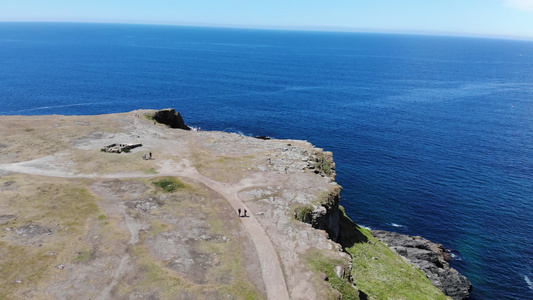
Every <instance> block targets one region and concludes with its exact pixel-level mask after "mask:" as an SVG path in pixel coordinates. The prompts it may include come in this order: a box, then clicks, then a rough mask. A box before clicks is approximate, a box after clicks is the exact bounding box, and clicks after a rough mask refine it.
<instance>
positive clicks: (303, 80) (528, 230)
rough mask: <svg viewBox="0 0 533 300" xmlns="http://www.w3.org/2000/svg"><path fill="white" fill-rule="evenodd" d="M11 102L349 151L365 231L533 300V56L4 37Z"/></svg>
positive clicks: (270, 37)
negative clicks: (429, 251)
mask: <svg viewBox="0 0 533 300" xmlns="http://www.w3.org/2000/svg"><path fill="white" fill-rule="evenodd" d="M0 104H1V105H0V115H42V114H67V115H81V114H83V115H85V114H89V115H91V114H105V113H115V112H126V111H131V110H135V109H139V108H154V109H159V108H168V107H172V108H176V109H177V110H179V111H180V112H181V113H182V115H183V116H184V118H185V121H186V122H187V123H188V124H189V125H192V126H196V127H201V128H202V129H204V130H225V131H232V132H239V133H242V134H245V135H266V136H271V137H275V138H281V139H285V138H288V139H303V140H308V141H310V142H312V143H313V144H315V145H316V146H318V147H321V148H325V149H326V150H330V151H333V153H334V157H335V161H336V163H337V171H338V176H337V181H338V182H339V183H340V184H341V185H342V186H343V187H344V191H343V196H342V197H343V199H342V204H343V205H344V206H345V207H346V209H347V211H348V213H349V215H350V217H351V218H352V219H354V220H355V221H356V222H358V223H359V224H361V225H364V226H368V227H370V228H373V229H385V230H391V231H397V232H401V233H406V234H411V235H421V236H423V237H425V238H428V239H430V240H433V241H435V242H439V243H442V244H444V245H445V246H446V247H447V248H450V249H452V250H453V254H454V255H455V258H456V259H455V260H454V261H453V262H452V266H454V267H455V268H457V269H458V270H460V271H461V272H462V273H463V274H465V275H466V276H467V277H468V278H469V279H470V280H471V281H472V283H473V285H474V291H473V293H472V299H533V286H532V281H533V247H532V244H533V42H527V41H516V40H497V39H480V38H464V37H438V36H414V35H387V34H365V33H334V32H297V31H269V30H251V29H221V28H218V29H217V28H195V27H174V26H149V25H117V24H114V25H110V24H54V23H0ZM0 138H1V137H0Z"/></svg>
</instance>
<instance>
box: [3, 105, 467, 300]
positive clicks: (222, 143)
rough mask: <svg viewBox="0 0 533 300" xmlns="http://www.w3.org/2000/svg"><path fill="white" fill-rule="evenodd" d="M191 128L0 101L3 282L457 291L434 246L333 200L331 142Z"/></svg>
mask: <svg viewBox="0 0 533 300" xmlns="http://www.w3.org/2000/svg"><path fill="white" fill-rule="evenodd" d="M189 129H190V128H189V127H187V126H186V125H185V122H183V119H182V118H181V116H180V115H179V113H176V112H175V111H174V110H164V111H154V110H137V111H133V112H129V113H121V114H110V115H97V116H60V115H49V116H0V132H1V136H2V140H1V141H0V154H1V155H0V298H2V299H81V298H83V299H134V298H139V299H391V298H394V299H449V296H451V297H453V298H454V299H466V298H467V297H468V290H469V286H468V285H469V282H467V280H466V278H465V280H466V282H464V285H462V286H460V287H458V288H457V289H449V288H447V286H448V287H449V286H450V279H446V280H442V278H440V277H439V276H438V274H440V273H442V274H444V273H446V272H449V273H450V274H451V275H450V274H448V273H446V274H447V276H448V277H447V278H455V277H454V276H461V275H460V274H458V273H457V272H456V271H455V270H453V269H450V268H449V267H448V266H447V264H445V263H444V262H443V261H442V259H441V257H437V256H438V255H435V256H433V255H432V254H431V253H436V252H435V251H433V250H432V249H433V248H435V247H434V246H431V247H429V246H428V247H426V246H424V245H425V244H424V243H425V242H421V241H420V240H417V243H416V245H415V246H414V248H417V249H422V248H424V247H426V248H427V249H425V248H424V249H425V250H428V251H430V250H431V251H432V252H431V253H430V254H427V253H426V252H424V253H426V256H427V257H429V259H430V260H433V262H434V263H435V264H436V265H435V267H431V266H428V265H427V264H425V266H426V268H425V269H427V270H424V271H426V273H424V272H423V271H421V270H420V269H419V268H417V267H416V266H415V265H414V264H413V263H411V262H410V261H409V260H408V259H409V258H402V257H401V256H400V255H399V254H398V253H400V254H401V253H402V252H411V253H412V251H411V250H406V249H407V248H405V247H403V248H402V246H399V245H397V244H394V243H392V242H391V240H390V235H386V234H385V233H380V234H379V236H381V237H383V236H386V237H387V238H388V240H386V242H387V243H388V244H390V246H391V247H393V248H389V246H387V245H386V244H385V243H383V242H381V241H380V240H378V239H377V238H376V237H374V235H372V233H371V232H370V231H368V230H367V229H365V228H362V227H359V226H358V225H356V224H355V223H354V222H352V221H351V220H350V219H349V218H348V217H347V216H346V215H345V213H344V210H343V208H342V207H341V206H340V205H339V202H340V195H341V187H340V186H339V185H338V184H337V183H336V182H335V181H334V179H335V163H334V161H333V156H332V153H331V152H327V151H324V150H323V149H319V148H316V147H314V146H313V145H311V144H310V143H308V142H305V141H298V140H275V139H266V138H264V137H263V138H253V137H246V136H242V135H238V134H234V133H226V132H215V131H213V132H209V131H194V130H189ZM410 243H411V244H412V241H410ZM393 244H394V245H393ZM414 248H409V249H414ZM430 248H431V249H430ZM436 248H438V247H436ZM393 249H394V250H393ZM395 251H396V252H395ZM397 252H398V253H397ZM437 252H438V251H437ZM418 258H420V257H419V256H418ZM421 259H423V258H421ZM443 268H444V269H446V272H444V271H442V272H441V271H440V270H441V269H442V270H444V269H443ZM422 269H424V268H422ZM428 270H430V271H429V272H431V270H433V271H435V272H436V273H438V274H437V275H435V276H433V275H427V272H428ZM439 272H440V273H439ZM450 276H451V277H450ZM428 277H429V278H428ZM457 278H462V277H457ZM430 279H431V280H430ZM457 280H458V281H461V280H462V279H457ZM457 280H456V281H453V280H452V281H453V282H452V283H451V285H453V286H457V283H456V282H458V281H457ZM432 282H433V283H432ZM439 282H440V283H442V284H441V286H439V284H440V283H439ZM436 286H437V287H439V288H440V289H439V288H437V287H436ZM465 289H466V292H465ZM445 294H446V295H445ZM447 295H448V296H447Z"/></svg>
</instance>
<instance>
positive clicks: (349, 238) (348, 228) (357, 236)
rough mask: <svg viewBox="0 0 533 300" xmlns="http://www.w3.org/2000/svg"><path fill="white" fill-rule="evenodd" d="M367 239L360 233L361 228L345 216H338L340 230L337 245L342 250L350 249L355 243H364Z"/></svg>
mask: <svg viewBox="0 0 533 300" xmlns="http://www.w3.org/2000/svg"><path fill="white" fill-rule="evenodd" d="M366 242H368V238H367V237H366V235H364V234H363V233H362V232H361V227H360V226H359V225H357V224H355V223H354V222H353V221H352V220H350V218H348V216H346V214H343V213H342V214H341V216H340V228H339V236H338V238H337V243H339V244H341V245H342V247H343V248H344V249H346V248H351V247H353V245H355V244H357V243H366Z"/></svg>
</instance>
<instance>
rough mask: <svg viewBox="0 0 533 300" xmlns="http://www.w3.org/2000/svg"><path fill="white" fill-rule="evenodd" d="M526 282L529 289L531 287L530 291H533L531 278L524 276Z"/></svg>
mask: <svg viewBox="0 0 533 300" xmlns="http://www.w3.org/2000/svg"><path fill="white" fill-rule="evenodd" d="M524 280H525V281H526V283H527V287H529V289H530V290H533V282H531V279H529V277H527V276H526V275H524Z"/></svg>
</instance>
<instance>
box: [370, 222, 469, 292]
mask: <svg viewBox="0 0 533 300" xmlns="http://www.w3.org/2000/svg"><path fill="white" fill-rule="evenodd" d="M372 234H373V235H374V236H375V237H377V238H378V239H380V240H381V241H382V242H384V243H386V244H387V245H388V246H389V247H390V248H391V249H393V250H394V251H395V252H396V253H398V254H399V255H401V256H402V257H404V258H405V259H406V260H408V261H409V262H411V263H412V264H414V265H415V266H416V267H417V268H419V269H420V270H422V271H424V273H426V275H427V277H428V278H429V280H431V282H432V283H433V284H434V285H435V286H436V287H437V288H439V289H440V290H441V291H442V292H443V293H444V294H445V295H447V296H450V297H451V298H453V299H468V298H469V296H470V292H471V291H472V284H471V283H470V281H469V280H468V279H467V278H466V277H465V276H463V275H461V274H460V273H459V272H458V271H457V270H455V269H453V268H451V267H450V265H449V264H448V261H449V260H451V257H450V255H449V254H448V253H447V252H446V251H445V249H444V246H443V245H441V244H437V243H433V242H431V241H428V240H426V239H424V238H422V237H419V236H414V237H413V236H408V235H404V234H399V233H395V232H388V231H383V230H374V231H372Z"/></svg>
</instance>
